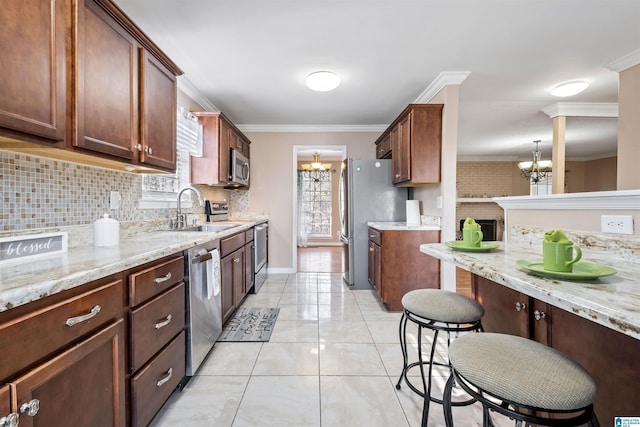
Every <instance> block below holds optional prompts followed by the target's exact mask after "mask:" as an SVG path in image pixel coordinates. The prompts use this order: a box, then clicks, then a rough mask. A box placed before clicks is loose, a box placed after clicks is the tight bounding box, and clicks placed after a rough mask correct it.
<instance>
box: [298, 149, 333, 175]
mask: <svg viewBox="0 0 640 427" xmlns="http://www.w3.org/2000/svg"><path fill="white" fill-rule="evenodd" d="M300 168H301V169H302V170H312V171H313V170H315V171H324V170H328V169H329V168H331V163H320V153H314V154H313V161H312V162H311V163H307V164H304V165H300Z"/></svg>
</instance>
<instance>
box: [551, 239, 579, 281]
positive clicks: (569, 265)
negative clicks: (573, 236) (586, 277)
mask: <svg viewBox="0 0 640 427" xmlns="http://www.w3.org/2000/svg"><path fill="white" fill-rule="evenodd" d="M580 258H582V250H581V249H580V248H579V247H578V246H576V245H574V244H573V242H542V261H543V264H544V269H545V270H549V271H561V272H567V273H570V272H572V271H573V264H575V263H576V262H578V261H580Z"/></svg>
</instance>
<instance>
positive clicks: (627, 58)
mask: <svg viewBox="0 0 640 427" xmlns="http://www.w3.org/2000/svg"><path fill="white" fill-rule="evenodd" d="M638 64H640V49H637V50H634V51H633V52H630V53H628V54H626V55H624V56H622V57H620V58H618V59H614V60H613V61H611V62H609V63H608V64H607V65H606V67H607V68H608V69H610V70H612V71H617V72H618V73H619V72H621V71H624V70H626V69H627V68H631V67H633V66H634V65H638Z"/></svg>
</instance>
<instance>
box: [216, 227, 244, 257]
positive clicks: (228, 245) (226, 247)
mask: <svg viewBox="0 0 640 427" xmlns="http://www.w3.org/2000/svg"><path fill="white" fill-rule="evenodd" d="M244 239H245V234H244V233H238V234H235V235H233V236H231V237H227V238H226V239H222V240H221V241H220V257H225V256H227V255H229V254H230V253H231V252H234V251H236V250H238V249H239V248H241V247H243V246H244V243H245V242H244Z"/></svg>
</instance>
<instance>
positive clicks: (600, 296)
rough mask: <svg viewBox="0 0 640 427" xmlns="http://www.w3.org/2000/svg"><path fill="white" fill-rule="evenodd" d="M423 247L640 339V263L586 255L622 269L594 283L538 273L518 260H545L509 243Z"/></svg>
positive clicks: (434, 254)
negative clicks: (482, 247)
mask: <svg viewBox="0 0 640 427" xmlns="http://www.w3.org/2000/svg"><path fill="white" fill-rule="evenodd" d="M420 251H421V252H423V253H425V254H427V255H431V256H433V257H436V258H439V259H441V260H443V261H448V262H452V263H454V264H455V265H456V266H458V267H460V268H463V269H465V270H468V271H470V272H471V273H474V274H477V275H478V276H482V277H485V278H487V279H489V280H492V281H494V282H497V283H499V284H501V285H504V286H507V287H509V288H511V289H514V290H516V291H519V292H522V293H524V294H526V295H529V296H531V297H533V298H536V299H538V300H541V301H544V302H546V303H548V304H551V305H553V306H556V307H559V308H562V309H564V310H567V311H569V312H572V313H574V314H576V315H578V316H581V317H583V318H585V319H588V320H591V321H593V322H596V323H599V324H601V325H604V326H606V327H609V328H611V329H613V330H616V331H619V332H622V333H623V334H625V335H629V336H631V337H634V338H636V339H640V264H638V263H635V262H629V261H622V260H616V259H604V258H597V257H596V256H595V255H591V254H589V253H586V252H585V253H583V256H582V260H583V261H587V262H593V263H598V264H604V265H608V266H610V267H613V268H615V269H616V270H617V271H618V272H617V273H616V274H615V275H613V276H606V277H601V278H599V279H596V280H594V281H584V282H574V281H567V280H559V279H550V278H543V277H538V276H533V275H531V274H529V273H528V272H527V271H526V270H524V269H522V268H520V267H519V266H518V265H517V264H516V261H518V260H521V259H524V260H535V259H542V254H541V253H538V252H536V251H533V250H532V249H531V248H530V247H527V246H518V245H509V246H508V247H505V245H503V244H501V245H500V248H498V249H495V250H493V251H491V252H482V253H475V252H474V253H471V252H459V251H454V250H452V249H450V248H449V247H448V246H446V245H444V244H442V243H428V244H423V245H421V246H420Z"/></svg>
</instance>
